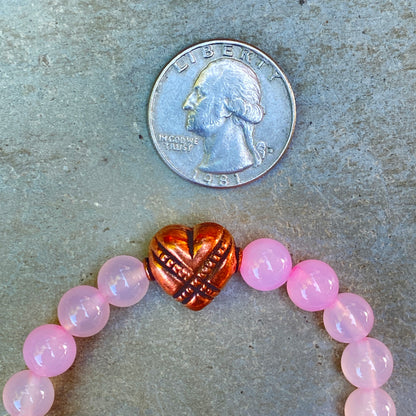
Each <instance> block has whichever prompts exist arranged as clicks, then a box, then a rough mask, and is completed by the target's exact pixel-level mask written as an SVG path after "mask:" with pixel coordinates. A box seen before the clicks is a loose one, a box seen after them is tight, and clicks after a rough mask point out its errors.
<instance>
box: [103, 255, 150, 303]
mask: <svg viewBox="0 0 416 416" xmlns="http://www.w3.org/2000/svg"><path fill="white" fill-rule="evenodd" d="M97 285H98V290H99V291H100V293H101V294H102V295H103V296H104V297H105V298H106V299H107V301H108V302H109V303H110V304H111V305H115V306H131V305H134V304H135V303H137V302H139V301H140V300H141V299H142V298H143V296H144V295H145V294H146V292H147V289H148V288H149V279H148V278H147V276H146V273H145V271H144V267H143V263H142V262H141V261H140V260H138V259H136V258H134V257H131V256H117V257H113V258H112V259H110V260H107V261H106V262H105V263H104V265H103V266H102V267H101V269H100V271H99V272H98V279H97Z"/></svg>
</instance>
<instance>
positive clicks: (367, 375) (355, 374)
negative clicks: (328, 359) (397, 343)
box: [341, 338, 393, 389]
mask: <svg viewBox="0 0 416 416" xmlns="http://www.w3.org/2000/svg"><path fill="white" fill-rule="evenodd" d="M341 368H342V372H343V373H344V375H345V378H346V379H347V380H348V381H349V382H350V383H351V384H353V385H354V386H356V387H360V388H363V389H375V388H377V387H380V386H382V385H383V384H384V383H385V382H386V381H387V380H388V379H389V378H390V376H391V373H392V372H393V357H392V355H391V352H390V350H389V349H388V348H387V347H386V346H385V345H384V344H383V343H382V342H381V341H379V340H377V339H374V338H364V339H362V340H361V341H357V342H353V343H351V344H349V345H347V347H346V348H345V350H344V352H343V353H342V357H341Z"/></svg>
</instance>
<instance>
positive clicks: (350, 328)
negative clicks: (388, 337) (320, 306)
mask: <svg viewBox="0 0 416 416" xmlns="http://www.w3.org/2000/svg"><path fill="white" fill-rule="evenodd" d="M373 324H374V313H373V310H372V309H371V306H370V305H369V304H368V303H367V302H366V301H365V300H364V299H363V298H362V297H361V296H358V295H355V294H354V293H340V294H339V295H338V297H337V299H336V301H335V302H334V303H333V304H332V305H330V306H328V308H326V309H325V310H324V325H325V328H326V330H327V331H328V334H329V335H331V337H332V338H334V339H336V340H337V341H340V342H346V343H350V342H354V341H359V340H360V339H363V338H364V337H366V336H367V335H368V334H369V333H370V331H371V329H372V328H373Z"/></svg>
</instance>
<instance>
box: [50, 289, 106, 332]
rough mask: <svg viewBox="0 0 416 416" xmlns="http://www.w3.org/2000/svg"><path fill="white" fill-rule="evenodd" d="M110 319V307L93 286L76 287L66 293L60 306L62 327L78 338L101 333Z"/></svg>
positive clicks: (59, 315) (59, 314) (59, 312)
mask: <svg viewBox="0 0 416 416" xmlns="http://www.w3.org/2000/svg"><path fill="white" fill-rule="evenodd" d="M109 317H110V305H109V304H108V302H107V301H106V299H105V298H104V296H103V295H102V294H101V293H100V292H99V291H98V289H96V288H95V287H92V286H76V287H74V288H72V289H70V290H68V292H66V293H65V294H64V295H63V296H62V298H61V300H60V302H59V305H58V318H59V322H60V323H61V325H62V326H63V327H64V328H65V329H66V330H67V331H68V332H70V333H71V334H72V335H74V336H76V337H90V336H91V335H95V334H96V333H97V332H100V331H101V330H102V329H103V328H104V327H105V325H106V323H107V322H108V318H109Z"/></svg>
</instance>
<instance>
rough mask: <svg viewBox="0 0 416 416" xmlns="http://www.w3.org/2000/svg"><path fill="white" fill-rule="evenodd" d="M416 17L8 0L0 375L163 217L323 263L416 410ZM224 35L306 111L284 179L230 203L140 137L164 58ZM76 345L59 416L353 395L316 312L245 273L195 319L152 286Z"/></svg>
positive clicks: (313, 410) (359, 1) (287, 0)
mask: <svg viewBox="0 0 416 416" xmlns="http://www.w3.org/2000/svg"><path fill="white" fill-rule="evenodd" d="M415 22H416V4H415V2H414V1H406V0H398V1H395V2H392V1H387V0H381V1H379V2H370V3H368V2H367V1H364V0H354V1H347V2H346V1H342V0H334V1H331V2H323V1H316V0H306V1H303V0H302V1H300V2H299V1H296V0H283V1H279V2H271V1H269V2H261V3H260V2H253V1H248V0H241V1H238V2H234V1H231V0H222V1H218V0H210V1H208V0H204V1H190V2H189V1H187V2H185V1H171V2H163V1H159V0H156V1H149V0H141V1H134V0H121V1H117V2H114V1H108V0H107V1H106V0H89V1H75V0H64V1H62V0H38V1H36V2H33V1H29V0H21V1H19V2H15V1H11V0H1V2H0V46H1V47H0V94H1V95H0V99H1V107H0V140H1V141H0V215H1V216H0V218H1V223H0V224H1V227H0V247H1V249H0V265H1V273H0V297H1V304H0V322H1V331H0V384H1V385H2V386H3V385H4V383H5V381H6V380H7V378H8V377H9V376H10V375H11V374H13V373H14V372H16V371H19V370H21V369H23V368H24V362H23V359H22V355H21V347H22V345H23V342H24V339H25V337H26V335H27V334H28V332H29V331H30V330H31V329H32V328H34V327H36V326H38V325H41V324H43V323H53V322H56V321H57V317H56V305H57V303H58V301H59V299H60V297H61V296H62V294H63V293H64V292H65V291H66V290H67V289H69V288H71V287H73V286H76V285H79V284H94V282H95V279H96V275H97V272H98V270H99V268H100V265H101V264H102V263H103V262H104V261H105V260H106V259H108V258H110V257H112V256H114V255H117V254H130V255H135V256H138V257H140V258H143V257H144V256H145V255H146V247H147V244H148V242H149V240H150V238H151V236H152V235H153V234H154V233H155V232H156V231H157V230H158V229H159V228H160V227H161V226H164V225H167V224H169V223H186V224H190V225H192V224H195V223H198V222H202V221H206V220H211V221H217V222H220V223H221V224H223V225H224V226H225V227H227V228H228V229H229V230H230V231H231V232H232V233H233V234H234V236H235V239H236V241H237V243H238V244H239V245H240V246H244V245H246V244H247V243H248V242H249V241H251V240H253V239H255V238H258V237H262V236H267V237H274V238H276V239H278V240H280V241H282V242H283V243H284V244H286V245H287V246H288V247H289V249H290V251H291V253H292V255H293V259H294V261H295V262H298V261H300V260H302V259H306V258H319V259H322V260H324V261H327V262H329V263H330V264H331V265H332V267H333V268H334V269H335V270H336V271H337V273H338V275H339V277H340V280H341V289H342V290H343V291H346V290H348V291H352V292H356V293H359V294H361V295H363V296H364V297H365V298H366V299H367V300H368V301H369V302H370V304H371V305H372V306H373V308H374V311H375V315H376V324H375V328H374V330H373V333H372V334H373V336H375V337H377V338H379V339H380V340H382V341H383V342H385V343H386V344H387V345H388V346H390V347H391V349H392V352H393V355H394V359H395V364H396V368H395V372H394V375H393V377H392V378H391V380H390V381H389V383H388V385H387V386H386V390H387V391H388V392H389V393H390V394H391V396H392V397H393V398H394V399H395V401H396V403H397V408H398V414H399V415H401V416H412V415H414V414H416V400H415V396H414V386H415V385H416V359H415V324H416V311H415V303H414V296H415V293H416V283H415V272H416V270H415V257H416V255H415V235H416V227H415V191H416V186H415V185H416V183H415V164H416V158H415V148H414V128H415V108H416V99H415V97H416V95H415V92H416V78H415V73H416V72H415V71H416V41H415V30H416V23H415ZM218 37H221V38H224V37H225V38H234V39H239V40H243V41H246V42H249V43H252V44H253V45H255V46H257V47H259V48H260V49H262V50H264V51H265V52H267V53H268V54H270V55H271V56H272V57H273V58H274V59H275V60H276V61H277V62H278V63H279V64H280V65H281V67H282V68H283V70H284V71H285V72H286V74H287V75H288V77H289V79H290V80H291V82H292V85H293V88H294V91H295V94H296V98H297V104H298V122H297V129H296V132H295V136H294V138H293V141H292V143H291V145H290V147H289V150H288V152H287V153H286V155H285V157H284V158H283V159H282V160H281V161H280V162H279V164H278V166H277V167H275V168H274V169H273V170H272V171H271V172H269V173H268V174H267V175H266V176H265V177H264V178H262V179H261V180H259V181H257V182H255V183H253V184H250V185H247V186H244V187H241V188H238V189H231V190H224V191H222V190H217V189H206V188H203V187H200V186H197V185H194V184H191V183H188V182H186V181H184V180H182V179H181V178H179V177H178V176H177V175H175V174H174V173H173V172H172V171H171V170H170V169H169V168H167V167H166V166H165V165H164V164H163V162H162V161H161V160H160V159H159V157H158V156H157V154H156V152H155V150H154V148H153V147H152V143H151V140H150V138H149V134H148V130H147V126H146V105H147V100H148V97H149V94H150V91H151V88H152V84H153V82H154V80H155V79H156V77H157V75H158V74H159V72H160V70H161V69H162V68H163V66H164V65H165V64H166V63H167V62H168V61H169V60H170V59H171V58H172V57H173V56H174V55H175V54H176V53H178V52H179V51H180V50H182V49H183V48H185V47H187V46H188V45H190V44H192V43H196V42H199V41H202V40H206V39H211V38H218ZM78 347H79V355H78V358H77V360H76V363H75V365H74V366H73V367H72V368H71V369H70V370H69V371H68V372H67V373H66V374H64V375H62V376H59V377H56V378H54V379H53V383H54V385H55V388H56V394H57V400H56V404H55V405H54V407H53V410H52V411H51V412H50V415H52V416H70V415H76V416H84V415H85V416H86V415H88V416H98V415H111V416H112V415H117V416H133V415H140V416H151V415H158V416H162V415H169V416H171V415H172V416H180V415H186V416H211V415H251V416H258V415H292V416H309V415H319V416H330V415H331V416H332V415H337V416H341V415H342V414H343V412H342V408H343V402H344V401H345V399H346V397H347V396H348V394H349V393H350V392H351V391H352V390H353V388H352V387H351V386H350V385H349V383H348V382H347V381H345V380H344V378H343V376H342V374H341V372H340V364H339V361H340V355H341V352H342V349H343V346H342V345H341V344H337V343H336V342H334V341H332V340H331V339H330V338H329V336H328V335H327V334H326V333H325V331H324V329H323V325H322V314H320V313H317V314H309V313H305V312H302V311H300V310H298V309H297V308H296V307H294V306H293V305H292V304H291V302H290V301H289V299H288V297H287V294H286V291H285V290H284V289H279V290H277V291H274V292H269V293H259V292H256V291H254V290H251V289H250V288H248V287H246V285H245V284H244V283H243V282H242V281H241V280H240V278H239V276H238V275H236V276H235V277H233V278H232V279H231V281H230V283H229V284H228V286H227V287H226V288H225V290H224V292H223V293H222V294H220V295H219V297H217V298H216V299H215V301H214V302H213V303H212V304H211V305H210V306H208V307H207V308H206V309H205V310H203V311H201V312H199V313H195V312H191V311H189V310H187V309H186V308H184V307H182V306H181V305H179V304H177V303H176V302H174V301H173V300H171V299H169V298H168V297H167V296H165V295H164V293H163V292H162V290H161V289H159V288H158V287H156V285H155V284H152V285H151V288H150V290H149V293H148V295H147V296H146V298H145V299H144V300H143V301H142V302H141V303H139V304H138V305H136V306H134V307H131V308H127V309H116V308H113V309H112V315H111V318H110V322H109V324H108V326H107V327H106V328H105V329H104V330H103V331H102V333H100V334H98V335H97V336H95V337H93V338H90V339H80V340H78ZM0 414H2V415H3V414H4V409H3V408H0Z"/></svg>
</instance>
